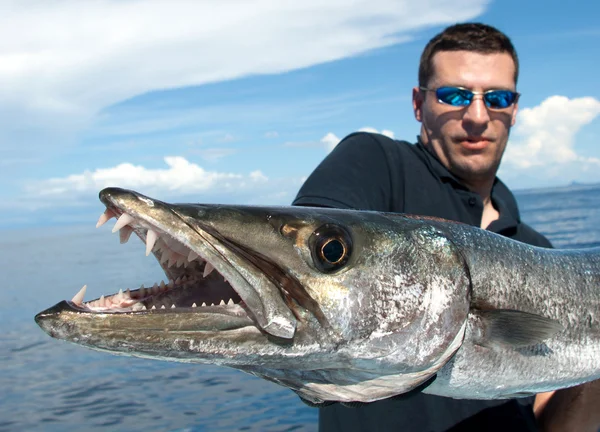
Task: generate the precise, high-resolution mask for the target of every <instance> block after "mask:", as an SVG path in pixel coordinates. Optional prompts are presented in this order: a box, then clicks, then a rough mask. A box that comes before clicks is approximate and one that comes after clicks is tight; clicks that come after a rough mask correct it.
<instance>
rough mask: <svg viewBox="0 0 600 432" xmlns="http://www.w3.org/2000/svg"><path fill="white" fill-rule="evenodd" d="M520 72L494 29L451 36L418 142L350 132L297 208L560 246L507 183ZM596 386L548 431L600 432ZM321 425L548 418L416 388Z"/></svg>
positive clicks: (440, 427)
mask: <svg viewBox="0 0 600 432" xmlns="http://www.w3.org/2000/svg"><path fill="white" fill-rule="evenodd" d="M518 64H519V63H518V58H517V54H516V51H515V49H514V47H513V45H512V43H511V41H510V39H509V38H508V37H507V36H506V35H504V34H503V33H501V32H500V31H498V30H497V29H495V28H493V27H490V26H487V25H483V24H458V25H454V26H451V27H449V28H447V29H445V30H444V31H443V32H441V33H440V34H438V35H437V36H435V37H434V38H433V39H432V40H431V41H430V42H429V43H428V44H427V46H426V47H425V49H424V51H423V54H422V56H421V61H420V65H419V86H418V87H415V88H414V89H413V98H412V101H413V109H414V114H415V118H416V119H417V121H419V122H420V123H421V131H420V134H419V136H418V141H417V143H416V144H415V145H412V144H409V143H407V142H402V141H395V140H392V139H390V138H387V137H384V136H382V135H378V134H368V133H357V134H351V135H349V136H348V137H346V138H345V139H344V140H342V141H341V142H340V143H339V144H338V145H337V147H336V148H335V149H334V150H333V151H332V152H331V153H330V154H329V155H328V156H327V158H325V160H323V162H322V163H321V164H320V165H319V166H318V167H317V169H316V170H315V171H314V172H313V173H312V174H311V176H310V177H309V178H308V179H307V180H306V182H305V183H304V185H303V186H302V188H301V189H300V191H299V193H298V196H297V197H296V199H295V201H294V205H306V206H327V207H341V208H354V209H361V210H377V211H386V212H400V213H411V214H420V215H426V216H437V217H442V218H445V219H450V220H456V221H460V222H464V223H468V224H472V225H475V226H479V227H481V228H484V229H488V230H490V231H493V232H496V233H499V234H502V235H505V236H507V237H510V238H513V239H515V240H519V241H522V242H526V243H529V244H532V245H536V246H542V247H551V244H550V242H549V241H548V240H547V239H546V238H545V237H544V236H542V235H541V234H539V233H537V232H536V231H534V230H533V229H532V228H530V227H529V226H527V225H526V224H524V223H523V222H521V220H520V216H519V210H518V208H517V204H516V201H515V199H514V197H513V195H512V193H511V192H510V191H509V189H508V188H507V187H506V186H505V185H504V184H503V183H502V182H501V181H500V180H499V179H498V178H497V177H496V172H497V171H498V167H499V165H500V161H501V158H502V155H503V153H504V150H505V148H506V144H507V142H508V136H509V131H510V128H511V126H513V125H514V123H515V119H516V115H517V109H518V98H519V94H518V93H517V92H516V84H517V77H518ZM588 387H589V386H588ZM588 387H586V386H580V387H577V388H575V389H569V390H562V391H560V392H556V394H555V396H552V394H544V395H538V397H537V399H536V401H535V413H536V415H537V424H538V425H542V426H544V427H546V428H548V430H551V429H550V427H554V428H556V429H553V430H587V429H584V427H589V428H590V430H594V429H593V427H594V426H595V427H596V428H597V427H598V424H597V423H595V422H597V420H596V419H592V418H591V417H590V416H589V415H588V416H587V417H586V415H585V414H586V413H589V412H590V410H592V411H593V412H595V411H600V410H599V409H598V406H597V405H596V406H594V407H593V408H590V407H591V406H592V405H589V404H590V403H594V402H593V401H595V403H596V404H598V401H599V399H600V398H598V395H597V393H596V396H595V398H596V399H594V396H593V394H592V396H590V392H586V391H585V389H586V388H588ZM597 387H598V386H597ZM561 392H562V393H561ZM596 392H597V390H596ZM582 395H584V396H582ZM548 400H550V402H548ZM586 403H587V404H588V405H586ZM546 404H547V406H548V407H550V406H552V410H548V409H544V406H545V405H546ZM566 405H568V409H564V407H565V406H566ZM565 413H567V414H565ZM319 425H320V429H321V430H323V431H351V430H373V431H381V430H398V431H445V430H456V431H459V430H513V431H514V430H535V429H536V418H535V417H534V401H533V398H526V399H519V400H510V401H470V400H467V401H465V400H454V399H450V398H442V397H438V396H432V395H427V394H424V393H421V392H420V391H414V392H412V393H409V394H407V395H403V396H401V397H397V398H392V399H389V400H384V401H378V402H374V403H371V404H367V405H365V406H362V407H360V408H347V407H344V406H342V405H340V404H334V405H332V406H329V407H326V408H321V410H320V417H319Z"/></svg>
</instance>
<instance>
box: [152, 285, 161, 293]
mask: <svg viewBox="0 0 600 432" xmlns="http://www.w3.org/2000/svg"><path fill="white" fill-rule="evenodd" d="M159 292H160V288H159V286H158V284H157V283H155V284H154V285H152V294H158V293H159Z"/></svg>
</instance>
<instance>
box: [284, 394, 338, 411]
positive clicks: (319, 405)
mask: <svg viewBox="0 0 600 432" xmlns="http://www.w3.org/2000/svg"><path fill="white" fill-rule="evenodd" d="M293 391H294V392H295V393H296V394H297V395H298V397H299V398H300V400H301V401H302V402H303V403H304V404H305V405H308V406H309V407H311V408H324V407H326V406H329V405H333V404H334V403H335V402H334V401H323V402H313V401H311V400H308V399H306V398H304V397H302V396H300V393H298V392H297V391H295V390H293Z"/></svg>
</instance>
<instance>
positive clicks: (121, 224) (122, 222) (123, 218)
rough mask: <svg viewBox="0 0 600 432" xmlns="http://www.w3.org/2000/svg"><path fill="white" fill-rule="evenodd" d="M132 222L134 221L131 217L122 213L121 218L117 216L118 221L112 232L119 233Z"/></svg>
mask: <svg viewBox="0 0 600 432" xmlns="http://www.w3.org/2000/svg"><path fill="white" fill-rule="evenodd" d="M134 220H135V219H134V218H133V216H130V215H128V214H127V213H123V214H122V215H121V216H119V219H118V220H117V223H116V224H115V226H114V227H113V229H112V232H114V233H115V232H117V231H119V230H120V229H121V228H123V227H124V226H125V225H129V224H130V223H131V222H133V221H134Z"/></svg>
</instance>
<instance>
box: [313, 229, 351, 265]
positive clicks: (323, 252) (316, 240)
mask: <svg viewBox="0 0 600 432" xmlns="http://www.w3.org/2000/svg"><path fill="white" fill-rule="evenodd" d="M309 245H310V249H311V253H312V258H313V262H314V264H315V266H316V267H317V269H319V270H320V271H322V272H324V273H332V272H334V271H336V270H339V269H340V268H342V267H344V265H346V263H347V262H348V259H349V258H350V254H351V252H352V238H351V237H350V234H348V231H346V230H345V229H344V228H342V227H340V226H337V225H332V224H325V225H322V226H321V227H319V228H318V229H317V230H315V232H313V234H312V235H311V237H310V240H309Z"/></svg>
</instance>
